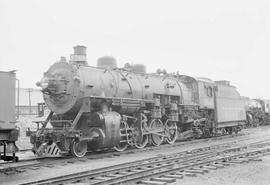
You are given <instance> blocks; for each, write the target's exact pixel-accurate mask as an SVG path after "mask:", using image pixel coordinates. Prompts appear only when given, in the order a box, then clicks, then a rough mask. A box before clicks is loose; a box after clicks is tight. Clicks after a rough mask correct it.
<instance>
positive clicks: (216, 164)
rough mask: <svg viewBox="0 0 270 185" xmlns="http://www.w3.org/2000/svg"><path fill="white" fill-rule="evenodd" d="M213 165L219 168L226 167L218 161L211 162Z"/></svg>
mask: <svg viewBox="0 0 270 185" xmlns="http://www.w3.org/2000/svg"><path fill="white" fill-rule="evenodd" d="M211 166H215V167H217V168H224V165H222V164H218V163H214V164H211Z"/></svg>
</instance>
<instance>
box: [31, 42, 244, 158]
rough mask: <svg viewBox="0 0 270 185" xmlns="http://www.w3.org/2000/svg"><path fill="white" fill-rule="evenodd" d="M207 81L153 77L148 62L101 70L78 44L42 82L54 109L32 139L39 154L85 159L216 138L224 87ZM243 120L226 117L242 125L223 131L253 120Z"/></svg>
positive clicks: (112, 64) (110, 64)
mask: <svg viewBox="0 0 270 185" xmlns="http://www.w3.org/2000/svg"><path fill="white" fill-rule="evenodd" d="M201 84H203V85H202V86H200V85H201ZM206 84H207V83H205V81H200V80H197V79H195V78H193V77H190V76H185V75H179V74H167V73H166V71H158V72H157V73H154V74H149V73H146V70H145V68H144V66H143V65H126V66H125V67H124V68H117V65H116V60H115V59H114V58H113V57H102V58H100V59H99V60H98V65H97V67H92V66H88V64H87V60H86V47H84V46H76V47H74V54H73V55H71V57H70V61H69V62H68V61H66V59H65V58H64V57H61V60H60V61H58V62H56V63H54V64H53V65H52V66H51V67H50V68H49V69H48V71H47V72H45V73H44V77H43V78H42V79H41V81H40V82H38V83H37V85H38V86H40V87H41V91H42V93H43V97H44V101H45V103H46V105H47V106H48V108H49V109H50V110H51V112H50V114H49V115H48V117H47V119H46V120H45V121H42V122H37V124H38V125H39V126H41V127H38V130H37V131H36V132H33V133H32V134H31V138H30V140H31V143H32V144H33V151H34V152H35V153H36V154H38V155H47V156H59V155H65V154H69V153H71V154H73V155H74V156H77V157H82V156H84V155H85V153H86V152H87V151H89V150H91V151H94V150H99V149H106V148H114V149H115V150H117V151H123V150H125V149H126V148H127V147H128V146H135V147H137V148H143V147H145V146H146V145H147V144H152V145H155V146H159V145H160V144H162V143H163V142H167V143H169V144H173V143H174V142H175V141H176V140H177V137H178V134H181V135H184V134H187V135H190V134H191V135H192V137H202V136H206V135H207V136H210V135H212V134H213V133H214V132H215V133H216V130H217V129H218V128H219V127H218V126H217V124H214V123H216V122H218V119H217V114H216V107H217V105H216V104H215V103H216V101H215V97H216V96H215V94H216V92H217V91H215V89H217V85H216V84H215V83H214V82H209V84H208V86H207V85H206ZM222 87H223V86H221V87H219V88H221V89H222ZM209 88H211V92H210V90H209ZM228 89H232V88H231V86H228V87H227V91H228ZM205 90H207V91H205ZM232 91H234V90H232ZM204 93H209V94H208V95H206V97H208V103H209V102H210V104H205V101H206V100H207V99H206V97H204ZM210 95H211V96H210ZM217 95H218V94H217ZM222 97H224V96H222ZM235 102H237V103H239V102H241V100H240V99H237V98H236V99H235ZM226 103H228V102H226ZM237 103H236V104H237ZM202 105H203V106H202ZM241 105H242V104H241ZM220 106H221V105H219V107H220ZM227 106H228V105H227ZM221 107H222V106H221ZM239 108H240V109H239V110H238V109H237V111H242V110H241V106H240V107H239ZM226 110H228V107H227V108H226ZM233 110H236V109H233ZM237 111H236V112H237ZM237 115H239V114H238V112H237ZM237 115H236V117H235V118H233V120H231V119H229V120H225V122H227V121H228V122H234V123H235V124H231V125H230V124H229V125H228V124H227V125H226V126H223V127H222V126H221V127H222V128H223V129H225V130H226V129H227V130H228V129H229V130H230V129H232V128H233V127H237V128H238V126H239V124H240V123H241V122H243V121H245V120H244V119H242V117H243V116H244V117H245V115H243V116H240V117H237ZM219 117H220V115H219ZM48 123H50V125H51V126H52V128H49V127H48V126H47V125H48Z"/></svg>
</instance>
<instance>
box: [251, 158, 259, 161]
mask: <svg viewBox="0 0 270 185" xmlns="http://www.w3.org/2000/svg"><path fill="white" fill-rule="evenodd" d="M248 160H249V161H262V159H260V158H249V159H248Z"/></svg>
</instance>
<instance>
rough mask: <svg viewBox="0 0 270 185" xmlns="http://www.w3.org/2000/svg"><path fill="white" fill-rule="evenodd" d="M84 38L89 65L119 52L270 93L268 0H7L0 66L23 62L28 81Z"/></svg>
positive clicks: (2, 8)
mask: <svg viewBox="0 0 270 185" xmlns="http://www.w3.org/2000/svg"><path fill="white" fill-rule="evenodd" d="M78 44H82V45H85V46H87V48H88V49H87V54H88V63H89V65H96V60H97V58H98V57H100V56H104V55H112V56H114V57H115V58H116V59H117V60H118V66H123V64H124V63H126V62H131V63H143V64H145V65H146V66H147V70H148V72H154V71H156V69H157V68H162V69H163V68H165V69H166V70H167V71H168V72H174V71H179V72H180V73H181V74H186V75H191V76H196V77H197V76H199V77H208V78H211V79H213V80H229V81H231V83H232V84H233V85H235V86H237V88H238V90H239V91H240V93H241V95H243V96H249V97H253V98H254V97H260V98H269V99H270V82H269V80H270V72H269V71H270V1H268V0H265V1H263V0H261V1H260V0H253V1H249V0H223V1H221V0H188V1H180V0H176V1H172V0H167V1H165V0H164V1H159V0H153V1H150V0H142V1H140V0H134V1H129V0H110V1H109V0H107V1H105V0H104V1H103V0H96V1H91V0H85V1H81V0H74V1H68V0H63V1H60V0H43V1H39V0H33V1H30V0H23V1H22V0H18V1H13V0H0V70H13V69H17V70H18V73H17V74H18V78H19V79H20V81H21V86H22V87H35V83H36V82H37V81H39V80H40V79H41V77H42V74H43V72H45V71H46V70H47V69H48V67H49V66H50V65H51V64H53V62H55V61H57V60H58V59H59V58H60V56H66V57H69V55H70V54H71V53H72V52H73V51H72V47H73V46H74V45H78Z"/></svg>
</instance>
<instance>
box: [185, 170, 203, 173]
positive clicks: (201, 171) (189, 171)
mask: <svg viewBox="0 0 270 185" xmlns="http://www.w3.org/2000/svg"><path fill="white" fill-rule="evenodd" d="M185 172H188V173H198V174H204V172H203V170H195V169H190V170H185Z"/></svg>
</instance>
